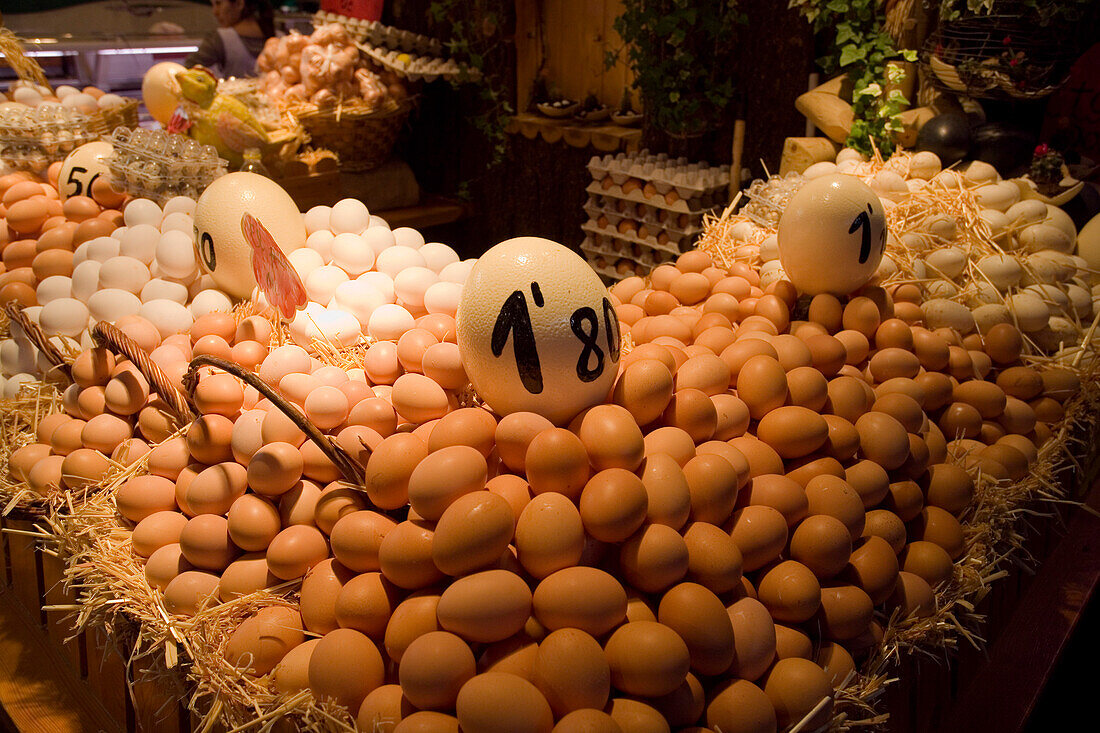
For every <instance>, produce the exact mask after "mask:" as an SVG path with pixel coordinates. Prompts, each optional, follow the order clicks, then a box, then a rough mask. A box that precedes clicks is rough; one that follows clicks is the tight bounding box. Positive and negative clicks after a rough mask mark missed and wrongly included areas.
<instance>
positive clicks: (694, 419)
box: [662, 388, 718, 443]
mask: <svg viewBox="0 0 1100 733" xmlns="http://www.w3.org/2000/svg"><path fill="white" fill-rule="evenodd" d="M662 421H663V422H664V424H665V426H666V427H676V428H680V429H682V430H683V431H685V432H686V433H687V434H688V435H689V436H691V439H692V440H693V441H694V442H696V443H702V442H704V441H706V440H710V438H711V437H712V436H713V435H714V431H715V429H716V428H717V426H718V411H717V409H716V408H715V407H714V402H712V401H711V399H710V397H708V396H707V395H706V394H705V393H704V392H702V391H701V390H698V389H691V388H689V389H683V390H680V391H679V392H676V393H674V394H673V395H672V400H671V401H670V402H669V404H668V407H666V408H665V411H664V414H663V416H662Z"/></svg>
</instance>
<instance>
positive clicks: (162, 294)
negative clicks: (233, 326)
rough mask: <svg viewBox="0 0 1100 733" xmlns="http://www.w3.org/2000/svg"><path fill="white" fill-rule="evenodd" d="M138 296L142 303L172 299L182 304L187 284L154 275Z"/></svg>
mask: <svg viewBox="0 0 1100 733" xmlns="http://www.w3.org/2000/svg"><path fill="white" fill-rule="evenodd" d="M74 274H75V273H74ZM139 297H140V298H141V302H142V303H148V302H149V301H151V300H173V301H175V302H177V303H179V304H181V305H184V304H186V303H187V286H186V285H183V284H182V283H177V282H172V281H171V280H162V279H160V278H159V277H155V278H153V279H152V280H150V281H149V282H147V283H145V287H143V288H142V289H141V293H140V294H139Z"/></svg>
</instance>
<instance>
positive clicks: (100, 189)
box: [89, 176, 126, 209]
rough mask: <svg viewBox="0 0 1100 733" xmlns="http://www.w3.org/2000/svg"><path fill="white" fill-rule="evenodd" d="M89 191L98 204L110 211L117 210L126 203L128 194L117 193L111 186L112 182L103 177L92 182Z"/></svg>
mask: <svg viewBox="0 0 1100 733" xmlns="http://www.w3.org/2000/svg"><path fill="white" fill-rule="evenodd" d="M89 191H90V193H91V196H92V198H93V199H94V200H95V202H96V203H97V204H99V205H101V206H104V207H106V208H109V209H117V208H119V207H120V206H122V204H123V203H125V201H126V193H125V192H124V191H116V190H115V188H114V186H112V185H111V180H110V179H109V178H105V177H103V176H99V177H98V178H94V179H93V180H92V185H91V186H90V187H89Z"/></svg>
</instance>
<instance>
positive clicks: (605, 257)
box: [581, 236, 654, 281]
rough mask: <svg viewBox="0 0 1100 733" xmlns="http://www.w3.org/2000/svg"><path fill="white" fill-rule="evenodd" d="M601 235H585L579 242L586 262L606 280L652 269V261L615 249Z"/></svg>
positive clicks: (618, 278) (644, 272)
mask: <svg viewBox="0 0 1100 733" xmlns="http://www.w3.org/2000/svg"><path fill="white" fill-rule="evenodd" d="M602 239H603V238H602V237H599V238H598V237H593V236H587V237H585V239H584V241H583V242H581V251H582V252H584V256H585V259H586V260H588V264H589V266H590V267H592V269H593V270H595V271H596V272H597V273H599V274H600V275H602V276H603V277H604V278H606V279H608V280H612V281H614V280H622V279H623V278H625V277H630V276H631V275H639V276H645V275H648V274H649V272H650V270H652V269H653V267H654V263H652V262H647V261H644V258H641V257H634V256H632V255H631V254H630V252H629V251H628V250H627V251H625V253H624V251H618V250H615V249H614V248H613V247H612V246H611V245H609V244H608V242H607V241H598V240H602Z"/></svg>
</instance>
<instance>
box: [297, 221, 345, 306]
mask: <svg viewBox="0 0 1100 733" xmlns="http://www.w3.org/2000/svg"><path fill="white" fill-rule="evenodd" d="M341 236H343V235H341ZM353 236H354V235H353ZM348 280H349V278H348V274H347V273H346V272H344V271H343V270H342V269H340V268H339V267H337V266H336V265H321V266H320V267H318V268H316V269H315V270H313V272H311V273H309V275H308V276H307V277H306V279H305V283H304V284H305V286H306V294H307V295H309V299H310V300H312V301H313V302H314V303H321V304H322V305H323V304H327V303H328V302H329V301H330V300H332V296H333V293H335V292H336V288H337V287H339V286H340V284H341V283H346V282H348Z"/></svg>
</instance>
